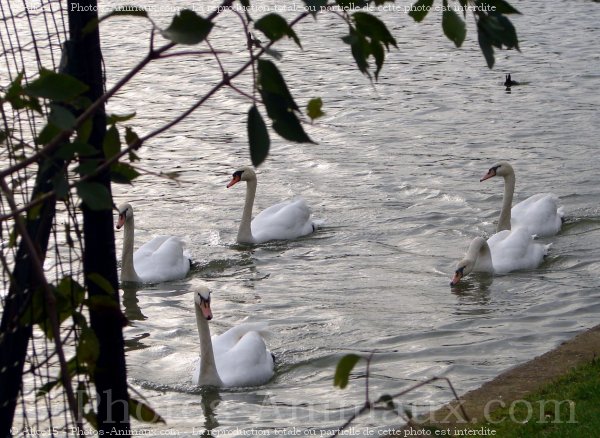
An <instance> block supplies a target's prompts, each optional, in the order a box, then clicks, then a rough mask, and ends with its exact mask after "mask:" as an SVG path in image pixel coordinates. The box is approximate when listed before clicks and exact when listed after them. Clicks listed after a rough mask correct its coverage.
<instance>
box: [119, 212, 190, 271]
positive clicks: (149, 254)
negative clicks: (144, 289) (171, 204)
mask: <svg viewBox="0 0 600 438" xmlns="http://www.w3.org/2000/svg"><path fill="white" fill-rule="evenodd" d="M123 226H124V227H125V237H124V238H123V256H122V259H121V281H124V282H136V283H160V282H162V281H169V280H177V279H180V278H184V277H185V276H186V275H187V273H188V272H189V270H190V259H189V258H188V257H187V256H186V255H185V254H184V253H183V244H182V243H181V241H180V240H179V239H178V238H177V237H173V236H157V237H155V238H154V239H152V240H151V241H149V242H148V243H145V244H144V245H142V246H141V247H140V248H139V249H138V250H137V251H136V252H135V253H134V252H133V239H134V233H135V222H134V219H133V208H132V207H131V205H129V204H123V205H121V206H119V219H118V221H117V229H120V228H121V227H123Z"/></svg>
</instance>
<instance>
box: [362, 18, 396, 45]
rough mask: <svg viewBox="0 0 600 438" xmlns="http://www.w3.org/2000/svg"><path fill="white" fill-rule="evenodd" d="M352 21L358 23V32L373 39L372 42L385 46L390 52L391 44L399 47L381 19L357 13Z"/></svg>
mask: <svg viewBox="0 0 600 438" xmlns="http://www.w3.org/2000/svg"><path fill="white" fill-rule="evenodd" d="M352 19H353V20H354V22H355V23H356V30H357V31H358V32H360V33H361V34H363V35H365V36H368V37H369V38H371V40H372V41H377V42H378V43H380V44H384V45H385V47H386V49H388V50H389V45H390V44H391V45H392V46H394V47H397V45H396V40H395V39H394V37H393V36H392V34H391V33H390V31H389V30H388V28H387V26H386V25H385V23H384V22H383V21H381V20H380V19H379V18H377V17H375V16H374V15H372V14H369V13H366V12H355V13H354V14H352Z"/></svg>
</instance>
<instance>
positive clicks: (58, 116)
mask: <svg viewBox="0 0 600 438" xmlns="http://www.w3.org/2000/svg"><path fill="white" fill-rule="evenodd" d="M48 122H49V123H52V124H53V125H54V126H56V127H57V128H60V129H62V130H63V131H68V130H70V129H72V128H73V127H74V126H75V116H74V115H73V113H72V112H71V111H69V110H68V109H66V108H65V107H64V106H62V105H56V104H52V105H50V115H49V116H48Z"/></svg>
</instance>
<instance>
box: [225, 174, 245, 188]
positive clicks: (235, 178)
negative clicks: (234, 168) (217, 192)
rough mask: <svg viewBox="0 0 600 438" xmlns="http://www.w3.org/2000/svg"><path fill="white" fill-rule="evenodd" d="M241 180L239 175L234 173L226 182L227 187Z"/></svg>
mask: <svg viewBox="0 0 600 438" xmlns="http://www.w3.org/2000/svg"><path fill="white" fill-rule="evenodd" d="M241 180H242V177H241V175H234V176H233V178H232V179H231V181H229V184H227V188H229V187H231V186H232V185H235V184H237V183H239V182H240V181H241Z"/></svg>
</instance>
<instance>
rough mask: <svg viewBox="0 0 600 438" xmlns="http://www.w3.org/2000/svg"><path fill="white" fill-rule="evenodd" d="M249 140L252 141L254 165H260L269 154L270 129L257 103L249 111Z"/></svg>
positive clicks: (251, 151)
mask: <svg viewBox="0 0 600 438" xmlns="http://www.w3.org/2000/svg"><path fill="white" fill-rule="evenodd" d="M248 141H249V143H250V158H251V159H252V164H253V165H254V167H258V166H259V165H260V164H261V163H262V162H263V161H265V158H267V155H269V146H270V144H271V140H270V139H269V131H267V125H265V122H264V120H263V118H262V116H261V115H260V112H259V111H258V108H256V105H252V107H251V108H250V111H248Z"/></svg>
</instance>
